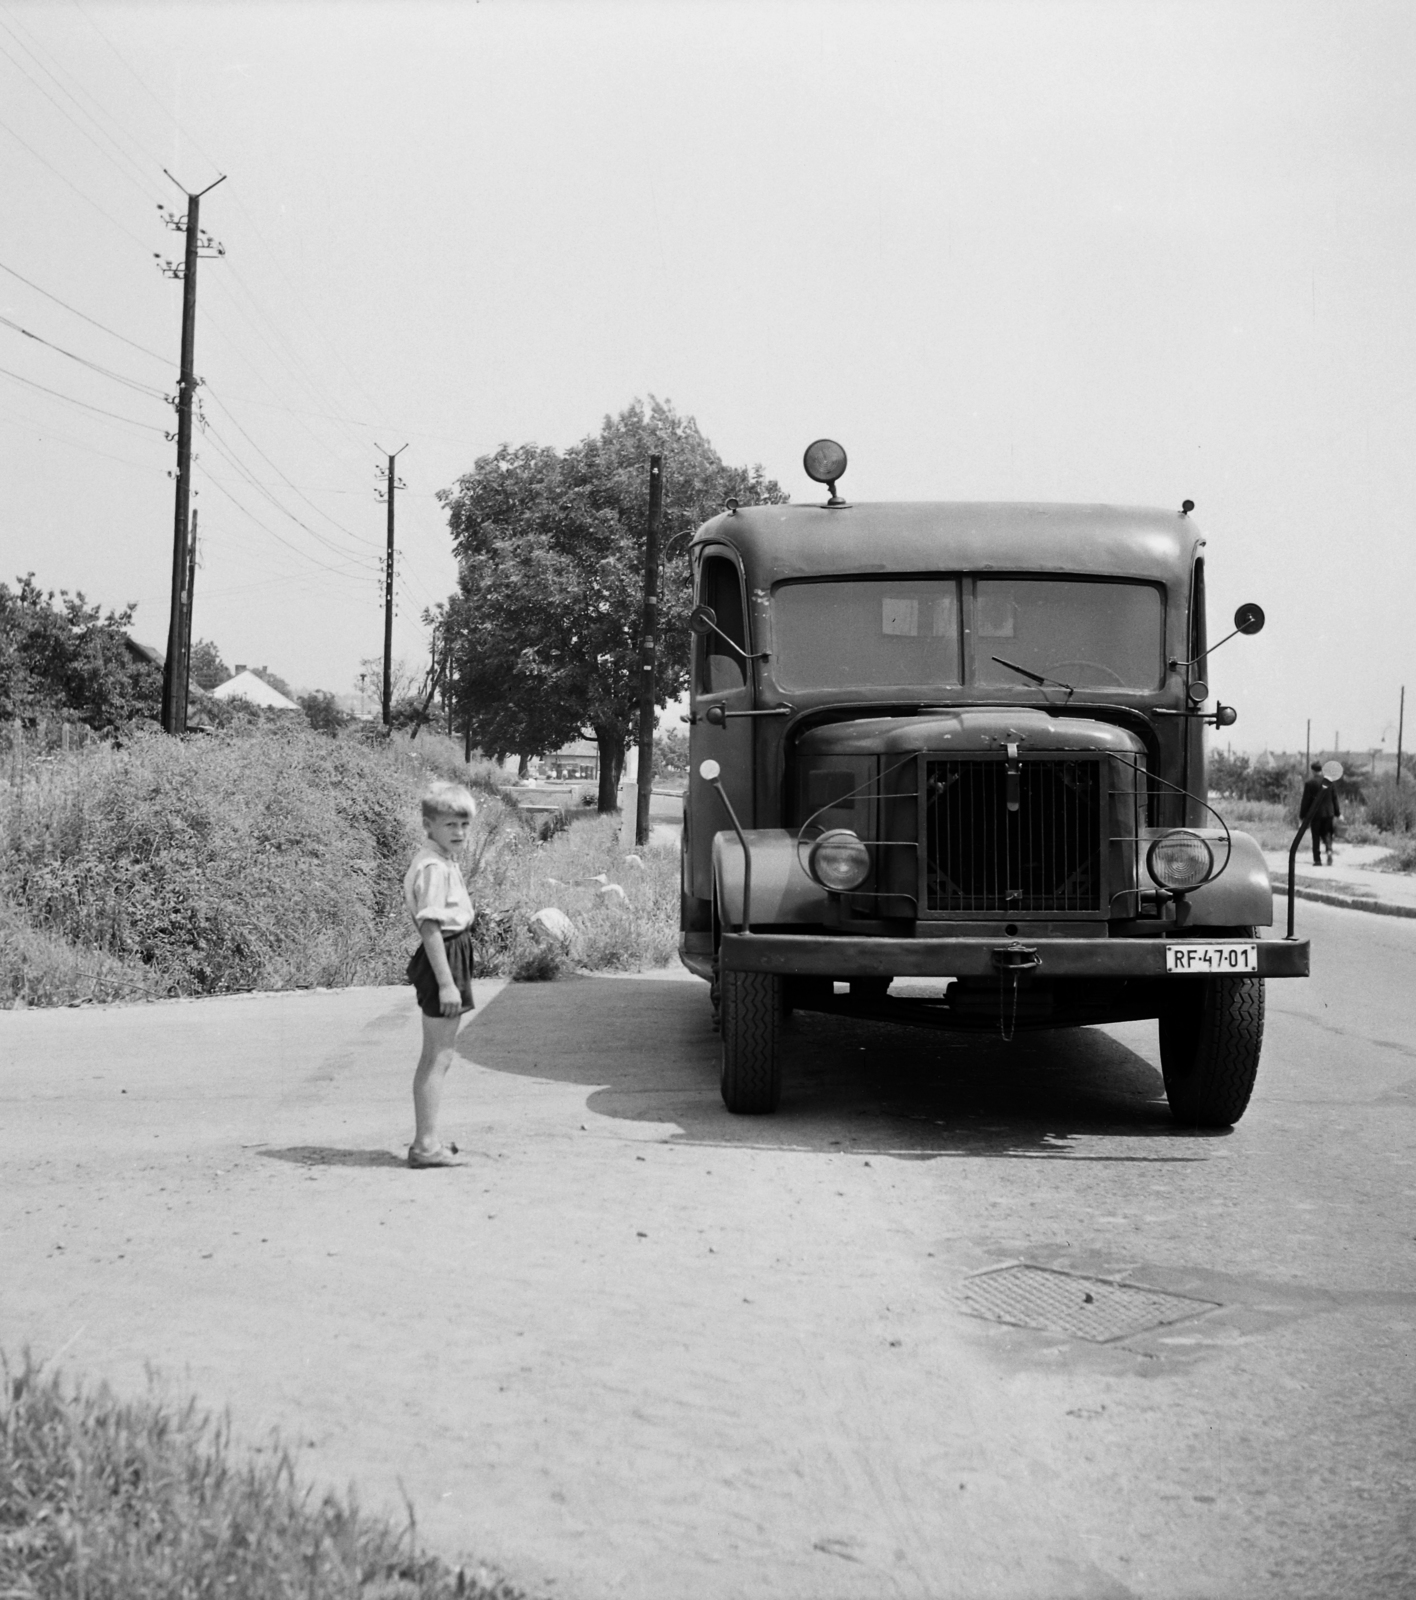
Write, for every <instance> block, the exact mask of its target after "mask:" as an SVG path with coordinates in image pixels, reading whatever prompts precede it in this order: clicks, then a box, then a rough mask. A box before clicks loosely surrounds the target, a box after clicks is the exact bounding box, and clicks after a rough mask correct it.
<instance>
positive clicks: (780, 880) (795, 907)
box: [713, 828, 826, 927]
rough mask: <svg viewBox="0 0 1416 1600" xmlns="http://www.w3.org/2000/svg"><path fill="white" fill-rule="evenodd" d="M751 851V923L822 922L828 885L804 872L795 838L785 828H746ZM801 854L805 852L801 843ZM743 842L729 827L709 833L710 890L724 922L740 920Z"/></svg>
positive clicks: (734, 924)
mask: <svg viewBox="0 0 1416 1600" xmlns="http://www.w3.org/2000/svg"><path fill="white" fill-rule="evenodd" d="M743 832H744V834H745V835H746V838H747V843H748V848H749V849H750V850H751V851H752V908H751V909H752V920H753V922H754V923H755V924H759V925H760V924H762V923H780V922H821V921H823V920H824V919H825V916H826V891H825V890H824V889H823V888H822V887H821V885H820V884H819V883H816V882H815V881H814V880H813V879H811V878H810V877H808V876H807V873H806V869H805V867H804V866H803V865H802V863H801V861H800V860H799V859H798V853H797V841H796V837H795V835H793V834H790V833H788V832H787V831H786V829H784V828H745V829H744V830H743ZM801 854H802V855H803V856H805V854H806V852H805V850H804V849H803V850H802V851H801ZM742 880H743V871H742V846H741V845H740V844H739V843H738V838H737V835H736V834H735V833H733V832H731V831H730V830H728V831H724V832H723V833H718V834H715V835H714V836H713V892H714V894H715V895H716V896H717V900H718V916H719V917H720V918H721V920H722V922H723V925H724V926H725V927H736V926H737V925H738V924H739V923H740V922H741V921H742Z"/></svg>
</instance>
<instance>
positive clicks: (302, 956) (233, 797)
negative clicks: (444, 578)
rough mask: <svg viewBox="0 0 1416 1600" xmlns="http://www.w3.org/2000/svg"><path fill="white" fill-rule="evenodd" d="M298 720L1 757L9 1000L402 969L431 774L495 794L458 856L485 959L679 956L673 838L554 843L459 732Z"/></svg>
mask: <svg viewBox="0 0 1416 1600" xmlns="http://www.w3.org/2000/svg"><path fill="white" fill-rule="evenodd" d="M300 721H303V719H299V721H297V719H295V718H294V717H293V716H287V717H286V718H285V719H284V720H282V721H281V722H278V723H274V722H270V721H268V720H265V719H257V720H255V721H244V722H241V723H239V724H236V725H233V727H231V728H230V729H227V730H225V731H223V732H220V733H215V734H212V735H209V736H207V737H204V738H191V739H186V740H178V739H169V738H165V737H163V736H161V735H156V734H152V735H140V736H136V737H134V738H133V739H132V740H131V742H130V743H128V744H126V745H124V746H123V747H122V748H117V747H114V746H112V745H103V746H96V747H89V748H86V749H83V750H77V751H71V752H70V753H68V754H67V755H55V756H46V757H43V758H40V759H33V758H29V757H25V758H19V757H12V758H11V759H10V760H9V762H8V763H3V762H0V1005H14V1004H17V1003H18V1004H25V1005H60V1004H72V1003H77V1002H82V1001H99V1000H117V999H123V998H131V999H142V998H152V997H156V996H161V995H200V994H219V993H228V992H232V991H237V990H251V989H290V988H305V987H311V986H328V987H337V986H341V985H345V984H351V983H402V982H403V981H404V967H405V965H406V963H407V959H408V955H409V953H410V951H411V950H412V949H413V946H414V941H415V938H416V935H415V934H414V932H413V929H412V927H411V925H410V923H409V921H408V915H407V912H406V910H405V909H404V906H403V898H402V883H403V875H404V872H405V871H406V869H407V866H408V862H409V859H410V857H411V856H412V853H413V851H414V850H415V849H416V848H417V846H418V845H419V844H420V843H421V841H422V837H423V835H422V828H421V823H420V819H419V814H418V803H417V802H418V794H419V791H420V790H421V789H422V788H423V787H424V786H425V784H426V783H427V781H428V780H429V778H430V777H433V776H438V777H447V778H451V779H453V780H455V781H458V782H468V783H470V784H471V785H472V786H473V787H474V788H476V789H478V790H479V791H480V794H481V802H482V803H481V809H480V811H479V813H478V816H477V818H476V820H475V822H474V825H473V829H472V834H471V838H470V839H469V843H468V848H467V851H466V854H465V857H464V868H463V870H464V873H465V876H466V878H467V881H468V886H469V889H470V891H471V894H472V898H473V902H474V904H475V905H476V907H477V909H478V912H479V921H478V926H477V929H476V938H477V942H478V946H479V966H480V970H481V971H482V972H483V973H484V974H503V975H506V976H510V977H514V978H518V979H544V978H551V977H555V976H556V975H557V974H558V973H559V972H560V971H562V970H563V969H564V968H565V967H566V966H567V965H578V966H588V967H597V968H604V967H608V968H616V969H621V970H632V969H637V968H640V967H644V966H655V965H660V964H662V963H663V962H665V961H668V960H670V959H672V956H673V951H674V945H675V940H676V930H677V920H678V919H677V909H678V907H677V892H678V872H677V856H676V853H675V852H673V851H665V850H663V849H662V848H660V849H652V850H645V851H643V852H642V853H641V858H642V862H643V864H642V865H636V864H635V863H633V862H626V861H625V860H624V852H623V851H622V850H621V849H620V847H619V844H618V823H617V820H616V819H614V818H598V817H594V816H587V817H585V818H584V819H583V820H581V819H580V818H577V820H576V823H575V826H573V827H569V828H567V829H565V830H564V831H562V832H561V833H559V834H558V835H557V836H556V837H554V838H552V839H551V840H550V841H549V842H547V843H545V844H540V843H538V841H537V839H536V837H535V834H534V833H533V831H532V829H531V827H530V825H529V824H528V823H527V822H526V821H525V820H524V819H523V817H522V816H521V814H520V812H519V811H518V810H517V809H516V807H515V806H514V805H512V804H511V803H510V802H509V801H507V800H506V799H505V798H503V796H502V794H501V792H500V790H499V789H498V788H497V786H496V782H495V769H494V768H493V767H492V766H491V765H490V764H489V763H481V764H474V765H472V766H471V767H468V766H467V765H465V764H464V763H463V760H462V753H461V750H460V748H459V747H458V746H457V745H456V744H455V743H454V742H453V741H451V740H448V739H446V738H444V737H442V736H441V735H438V734H433V733H431V732H430V731H428V730H426V729H425V730H424V731H423V733H422V734H421V735H420V737H419V738H418V740H417V741H416V743H410V742H409V741H408V740H407V739H406V738H404V737H402V736H395V738H394V739H392V740H389V739H388V738H386V737H385V736H384V735H383V734H382V733H381V732H378V731H374V730H369V729H367V728H365V727H360V728H357V729H351V730H346V731H345V732H344V733H342V734H340V735H338V736H337V737H328V736H322V735H319V734H316V733H314V732H312V731H311V730H310V729H309V728H308V727H302V726H300V725H299V722H300ZM7 780H8V781H7ZM611 883H614V884H617V885H618V886H619V887H618V889H615V888H609V887H607V886H608V885H609V884H611ZM602 889H603V890H605V892H603V893H601V890H602ZM552 905H553V906H558V907H559V908H560V909H562V910H564V911H566V912H567V913H568V914H569V915H570V916H571V918H572V920H573V921H574V922H575V923H576V925H577V928H578V930H579V932H578V936H577V939H576V942H575V946H574V948H573V949H572V950H570V951H568V952H565V951H560V950H559V949H553V948H550V947H549V946H547V945H546V943H545V942H544V941H540V940H538V939H537V938H536V936H535V935H534V933H533V931H532V929H531V926H530V919H531V918H532V916H533V915H534V913H535V912H536V911H538V910H540V909H541V908H542V907H545V906H552Z"/></svg>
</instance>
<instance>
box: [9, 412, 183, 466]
mask: <svg viewBox="0 0 1416 1600" xmlns="http://www.w3.org/2000/svg"><path fill="white" fill-rule="evenodd" d="M0 418H3V419H4V420H5V421H6V422H9V423H11V424H13V425H14V426H15V427H17V428H23V429H24V430H25V432H27V433H32V434H33V435H34V436H35V437H36V438H37V439H39V440H40V441H41V442H42V443H46V444H65V445H68V447H69V448H70V449H71V450H83V451H86V452H87V453H88V454H89V455H93V456H103V457H105V458H106V459H107V460H109V461H118V462H121V463H122V464H123V465H124V466H128V467H138V468H140V469H141V470H142V471H143V472H156V473H159V474H161V475H162V476H166V471H167V469H166V468H165V467H159V466H158V465H157V464H156V463H155V462H149V461H134V460H133V458H132V457H131V456H115V455H114V454H113V452H112V451H111V450H100V449H99V448H98V446H97V445H92V444H84V443H83V442H82V441H81V440H79V439H73V438H70V436H69V435H68V434H66V433H60V432H59V430H58V429H57V428H41V427H39V426H37V425H36V423H35V420H34V418H33V417H16V416H12V415H11V414H10V413H9V412H8V411H0Z"/></svg>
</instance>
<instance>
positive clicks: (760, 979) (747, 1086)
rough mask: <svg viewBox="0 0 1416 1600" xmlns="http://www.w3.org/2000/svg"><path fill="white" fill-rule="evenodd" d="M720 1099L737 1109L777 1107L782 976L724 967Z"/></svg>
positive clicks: (747, 1111) (743, 1111)
mask: <svg viewBox="0 0 1416 1600" xmlns="http://www.w3.org/2000/svg"><path fill="white" fill-rule="evenodd" d="M719 983H720V985H721V989H722V1030H723V1057H722V1060H723V1066H722V1075H721V1078H720V1080H719V1086H720V1088H721V1089H722V1093H723V1104H724V1105H725V1106H726V1107H727V1108H728V1110H729V1111H734V1112H737V1113H739V1114H740V1115H748V1116H753V1115H760V1114H762V1113H763V1112H766V1111H775V1110H776V1109H777V1106H778V1105H779V1103H780V1102H781V1098H782V1017H783V1013H784V1007H783V1004H782V1000H783V996H782V980H781V979H780V978H778V977H775V976H773V975H772V974H771V973H769V972H723V973H720V975H719Z"/></svg>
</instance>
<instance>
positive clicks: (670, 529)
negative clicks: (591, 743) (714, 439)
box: [439, 395, 787, 811]
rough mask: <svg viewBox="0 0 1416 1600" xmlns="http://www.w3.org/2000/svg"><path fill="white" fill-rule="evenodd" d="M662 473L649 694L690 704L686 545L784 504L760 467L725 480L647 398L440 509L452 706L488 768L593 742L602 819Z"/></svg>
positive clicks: (446, 496) (507, 464) (521, 455)
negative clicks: (654, 655) (656, 465)
mask: <svg viewBox="0 0 1416 1600" xmlns="http://www.w3.org/2000/svg"><path fill="white" fill-rule="evenodd" d="M655 453H658V454H661V455H662V456H663V458H664V504H663V522H662V525H661V529H660V539H661V549H662V550H663V551H664V552H665V556H664V561H663V567H662V575H661V579H660V586H659V652H658V672H657V677H656V682H655V693H656V698H657V702H658V704H659V705H664V704H665V703H666V702H667V701H668V700H669V699H671V698H672V697H673V696H674V695H675V694H677V693H678V691H679V690H680V689H681V688H682V686H683V684H684V681H685V674H686V665H687V639H688V632H687V617H688V610H689V607H690V604H691V591H690V572H689V564H688V559H687V540H688V536H689V535H690V534H691V533H692V532H693V530H694V529H695V528H696V527H697V526H698V525H699V523H701V522H703V521H705V520H706V519H707V518H708V517H710V516H712V515H713V514H714V513H715V512H717V511H719V510H720V509H721V508H722V505H723V501H724V499H725V498H726V497H727V496H728V495H733V496H735V497H736V498H737V499H738V501H739V502H740V503H742V504H744V505H750V504H753V503H760V502H763V501H767V502H776V501H782V500H785V499H786V498H787V496H786V495H785V494H784V493H783V491H782V490H781V488H780V487H779V486H778V485H777V484H776V483H774V482H772V481H771V480H770V479H768V478H765V477H764V476H763V473H762V469H761V467H753V468H751V469H749V468H746V467H730V466H728V465H727V464H726V463H725V462H724V461H723V460H722V458H721V457H720V456H719V455H718V452H717V451H716V450H715V449H714V448H713V446H712V445H711V444H710V443H709V442H708V440H707V439H705V438H704V436H703V435H702V433H701V432H700V431H699V428H698V424H697V423H696V422H695V421H694V420H693V418H692V417H681V416H680V415H679V414H678V413H677V412H676V411H675V410H674V408H673V406H672V405H670V404H668V403H666V402H661V401H659V400H656V399H654V397H653V396H652V395H651V396H650V399H649V405H648V406H647V407H646V406H645V404H644V402H643V401H641V400H635V401H634V402H633V403H632V404H631V405H629V406H628V407H627V408H626V409H625V410H624V411H622V412H620V414H619V415H618V416H614V417H610V416H607V417H606V418H605V419H604V422H603V423H602V424H601V427H600V431H599V432H598V433H594V434H590V435H589V436H588V437H586V438H585V439H582V440H581V441H580V443H579V444H576V445H572V446H570V448H569V449H567V450H565V451H563V452H561V451H557V450H554V449H552V448H550V447H549V446H545V445H535V444H524V445H517V446H513V445H502V446H501V448H500V449H498V450H496V451H494V452H493V453H492V454H491V455H488V456H483V457H481V458H480V459H479V460H478V461H477V463H476V465H475V466H474V467H473V469H472V471H471V472H469V473H467V474H465V475H464V476H463V477H462V478H460V479H459V480H458V482H457V484H456V485H455V487H453V488H451V489H445V490H443V491H441V493H440V495H439V498H440V499H441V500H442V502H443V504H444V505H445V506H446V507H447V511H448V524H449V527H450V530H451V533H452V540H453V548H454V550H455V552H456V554H457V558H458V563H459V567H460V574H459V580H458V592H457V593H456V594H455V595H454V596H453V597H452V599H451V600H450V601H449V603H448V610H447V622H446V626H447V629H448V637H449V641H450V644H451V650H452V655H451V661H452V667H451V691H452V695H453V698H454V702H455V705H456V707H457V711H458V713H459V714H460V718H461V719H462V721H463V722H464V725H466V726H467V727H468V729H469V731H470V735H471V738H472V739H473V741H474V742H475V743H476V744H477V745H479V746H480V747H481V748H482V749H483V750H485V751H486V752H488V753H489V754H492V755H495V756H498V757H501V756H505V755H507V754H508V753H510V752H511V751H516V752H518V753H519V754H522V755H540V754H544V753H546V752H547V751H550V750H554V749H556V748H557V747H558V746H560V745H562V744H564V743H566V742H567V741H569V740H571V739H578V738H581V737H583V735H584V733H585V732H586V730H590V731H591V732H592V733H593V735H594V738H595V741H596V743H597V745H598V746H599V751H600V793H599V807H600V810H601V811H609V810H612V809H613V808H614V804H615V790H616V788H617V786H618V784H619V778H620V773H621V770H622V768H623V764H624V752H625V748H626V745H627V743H628V741H629V739H630V737H631V734H632V733H633V732H634V730H635V729H636V728H637V726H638V694H639V681H640V663H639V648H640V621H641V613H642V601H643V595H642V589H643V568H644V557H643V548H644V532H645V520H646V516H647V512H648V465H649V457H650V455H652V454H655Z"/></svg>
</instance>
